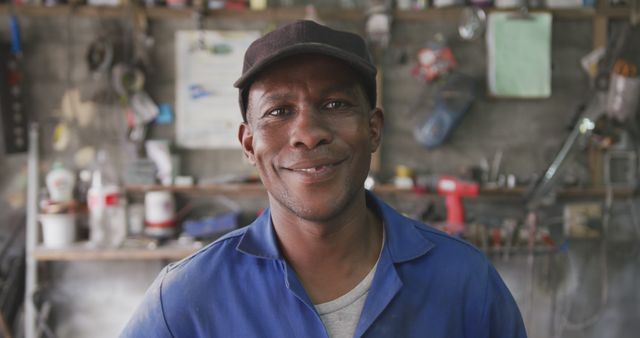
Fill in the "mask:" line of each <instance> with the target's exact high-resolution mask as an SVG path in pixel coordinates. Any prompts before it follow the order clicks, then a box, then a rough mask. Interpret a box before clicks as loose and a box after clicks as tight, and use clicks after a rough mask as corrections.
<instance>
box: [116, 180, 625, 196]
mask: <svg viewBox="0 0 640 338" xmlns="http://www.w3.org/2000/svg"><path fill="white" fill-rule="evenodd" d="M126 190H127V191H128V192H130V193H144V192H147V191H156V190H164V191H172V192H175V193H184V194H204V195H206V194H224V195H234V194H238V195H246V194H253V195H266V193H267V192H266V190H265V189H264V186H263V185H262V184H259V183H251V184H242V183H238V184H217V185H207V186H194V187H176V186H169V187H165V186H161V185H134V186H128V187H127V188H126ZM373 192H375V193H378V194H380V195H390V194H395V195H416V196H417V195H425V196H436V194H434V193H432V192H427V193H419V192H416V191H414V190H413V189H407V188H397V187H395V186H393V185H390V184H383V185H378V186H376V187H375V188H374V189H373ZM526 192H527V189H526V188H525V187H516V188H513V189H507V188H481V189H480V194H479V197H481V198H484V197H499V198H524V196H525V194H526ZM605 193H606V191H605V189H603V188H595V189H582V188H568V189H563V190H561V191H560V192H559V193H558V197H562V198H600V197H603V196H605ZM613 195H614V197H617V198H623V197H629V196H632V195H633V190H632V189H630V188H629V189H627V188H617V189H614V190H613Z"/></svg>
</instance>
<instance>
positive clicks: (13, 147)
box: [0, 15, 28, 154]
mask: <svg viewBox="0 0 640 338" xmlns="http://www.w3.org/2000/svg"><path fill="white" fill-rule="evenodd" d="M9 29H10V31H11V50H10V52H9V55H1V57H2V59H5V60H7V62H6V64H4V65H2V66H0V68H2V69H1V70H0V75H1V76H2V78H1V79H2V80H0V113H1V115H2V122H3V123H2V125H3V127H4V130H3V134H4V141H5V148H6V152H7V153H9V154H13V153H25V152H26V151H27V147H28V144H27V143H28V142H27V123H28V116H27V112H26V110H25V109H24V105H23V99H22V98H23V94H22V93H23V91H24V88H23V87H24V78H23V75H22V44H21V39H20V24H19V22H18V18H17V17H16V16H15V15H12V16H11V17H10V18H9ZM5 53H6V52H5V51H4V50H3V51H2V54H5ZM5 67H6V68H5Z"/></svg>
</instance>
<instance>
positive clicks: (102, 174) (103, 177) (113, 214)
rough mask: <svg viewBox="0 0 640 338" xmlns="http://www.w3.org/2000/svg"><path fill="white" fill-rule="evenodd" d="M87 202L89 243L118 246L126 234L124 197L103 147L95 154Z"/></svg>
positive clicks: (101, 245)
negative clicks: (95, 158)
mask: <svg viewBox="0 0 640 338" xmlns="http://www.w3.org/2000/svg"><path fill="white" fill-rule="evenodd" d="M87 204H88V208H89V241H90V242H91V244H93V245H94V246H97V247H118V246H120V245H121V244H122V242H123V241H124V239H125V237H126V235H127V230H126V229H127V217H126V201H125V199H124V198H123V196H122V194H121V189H120V186H119V185H118V180H117V176H116V174H115V170H114V168H113V165H112V164H111V162H110V161H109V158H108V155H107V153H106V152H105V151H104V150H100V151H98V154H97V160H96V165H95V167H94V170H93V172H92V176H91V187H90V188H89V191H88V193H87Z"/></svg>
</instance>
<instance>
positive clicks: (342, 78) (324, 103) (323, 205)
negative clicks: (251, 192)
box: [238, 55, 383, 222]
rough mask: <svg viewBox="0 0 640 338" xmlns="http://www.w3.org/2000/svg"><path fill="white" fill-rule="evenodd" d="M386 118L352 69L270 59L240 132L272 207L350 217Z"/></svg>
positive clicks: (311, 215) (316, 217) (313, 60)
mask: <svg viewBox="0 0 640 338" xmlns="http://www.w3.org/2000/svg"><path fill="white" fill-rule="evenodd" d="M382 125H383V114H382V111H381V110H379V109H371V108H370V107H369V103H368V100H367V97H366V95H365V93H364V90H363V88H362V86H361V85H360V84H359V82H358V78H357V76H356V74H355V73H354V71H353V70H351V69H350V68H349V67H348V66H346V65H345V64H343V63H342V62H341V61H338V60H336V59H333V58H330V57H326V56H320V55H304V56H297V57H290V58H288V59H285V60H283V61H280V62H278V63H276V64H274V65H272V66H271V67H270V68H268V69H267V70H265V71H264V72H263V73H262V74H261V75H260V77H259V78H258V79H257V80H256V81H255V82H254V83H253V84H252V86H251V89H250V91H249V97H248V108H247V122H246V123H243V124H242V125H241V127H240V130H239V135H238V136H239V138H240V142H241V143H242V147H243V150H244V153H245V156H246V157H247V158H248V160H249V161H250V162H251V163H252V164H254V165H255V166H256V167H257V168H258V171H259V173H260V177H261V179H262V182H263V184H264V185H265V187H266V189H267V191H268V192H269V197H270V202H271V206H272V208H273V209H274V210H276V208H277V209H278V210H280V211H283V212H285V213H287V214H290V215H292V216H295V217H299V218H301V219H305V220H308V221H315V222H322V221H328V220H331V219H334V218H336V217H339V216H344V213H345V212H348V210H349V207H350V206H352V204H351V203H352V202H353V201H354V199H355V198H356V197H359V196H358V194H359V193H362V192H363V189H364V188H363V183H364V180H365V178H366V176H367V173H368V171H369V164H370V161H371V153H373V152H374V151H375V150H376V149H377V147H378V145H379V143H380V136H381V132H382ZM362 197H364V196H363V195H362Z"/></svg>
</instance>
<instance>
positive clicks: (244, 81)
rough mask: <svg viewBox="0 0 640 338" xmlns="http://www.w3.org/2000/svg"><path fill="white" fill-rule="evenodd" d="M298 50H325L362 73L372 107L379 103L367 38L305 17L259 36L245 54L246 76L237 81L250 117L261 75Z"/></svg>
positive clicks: (323, 52) (241, 99)
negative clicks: (254, 87)
mask: <svg viewBox="0 0 640 338" xmlns="http://www.w3.org/2000/svg"><path fill="white" fill-rule="evenodd" d="M296 54H323V55H327V56H331V57H334V58H336V59H339V60H342V61H344V62H346V63H347V65H349V66H351V67H352V68H353V69H354V70H355V71H356V72H357V73H358V74H360V75H361V76H362V78H361V79H362V83H363V85H364V87H365V91H366V94H367V96H368V98H369V103H370V104H371V107H375V105H376V67H375V65H374V64H373V62H372V60H371V54H370V53H369V50H368V49H367V45H366V43H365V41H364V39H363V38H362V37H361V36H359V35H357V34H353V33H349V32H344V31H338V30H334V29H331V28H329V27H327V26H323V25H320V24H318V23H316V22H314V21H309V20H301V21H296V22H294V23H291V24H288V25H286V26H283V27H280V28H278V29H276V30H274V31H273V32H270V33H268V34H266V35H264V36H263V37H261V38H259V39H257V40H255V41H254V42H253V43H252V44H251V45H250V46H249V48H248V49H247V51H246V53H245V54H244V65H243V67H242V76H240V78H239V79H238V80H237V81H236V82H235V83H234V84H233V85H234V86H235V87H236V88H239V89H240V110H241V112H242V118H243V119H244V120H245V121H246V114H247V107H246V104H247V103H246V100H247V97H248V89H249V87H250V86H251V83H252V82H253V81H254V80H255V78H256V77H257V75H258V74H259V73H260V72H261V71H263V70H265V69H266V68H267V67H268V66H269V65H271V64H273V63H274V62H276V61H278V60H282V59H284V58H286V57H289V56H292V55H296Z"/></svg>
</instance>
